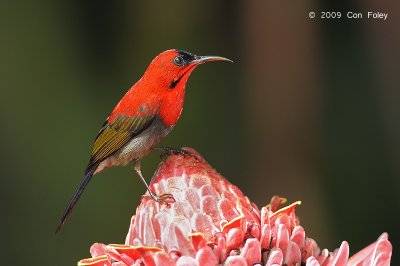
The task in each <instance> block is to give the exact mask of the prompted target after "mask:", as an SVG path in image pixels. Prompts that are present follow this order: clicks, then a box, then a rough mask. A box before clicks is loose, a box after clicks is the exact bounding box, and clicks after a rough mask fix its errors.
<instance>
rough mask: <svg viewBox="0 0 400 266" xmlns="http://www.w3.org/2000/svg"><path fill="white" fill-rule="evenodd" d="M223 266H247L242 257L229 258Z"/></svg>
mask: <svg viewBox="0 0 400 266" xmlns="http://www.w3.org/2000/svg"><path fill="white" fill-rule="evenodd" d="M224 266H247V262H246V260H245V259H244V258H243V257H242V256H238V255H236V256H229V257H228V258H227V259H226V261H225V264H224Z"/></svg>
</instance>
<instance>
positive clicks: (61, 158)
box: [0, 0, 400, 265]
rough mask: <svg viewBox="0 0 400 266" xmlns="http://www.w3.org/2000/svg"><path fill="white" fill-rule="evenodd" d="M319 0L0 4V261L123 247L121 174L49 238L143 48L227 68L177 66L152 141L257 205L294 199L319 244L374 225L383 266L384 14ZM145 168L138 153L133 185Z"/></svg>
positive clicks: (392, 229) (132, 187) (388, 89)
mask: <svg viewBox="0 0 400 266" xmlns="http://www.w3.org/2000/svg"><path fill="white" fill-rule="evenodd" d="M329 2H332V1H311V0H304V1H266V0H260V1H212V0H207V1H197V2H194V1H183V0H180V1H141V2H139V1H136V2H133V1H78V0H75V1H64V2H62V1H50V0H38V1H24V2H22V1H2V3H1V8H0V17H1V18H0V22H1V26H0V27H1V63H0V71H1V96H0V103H1V105H0V108H1V109H0V116H1V117H0V118H1V120H2V130H1V131H0V145H1V155H2V159H1V160H0V165H1V190H2V192H1V202H2V204H1V213H2V215H1V219H0V221H1V243H2V244H1V245H2V246H1V253H2V255H1V257H2V259H3V261H4V260H6V261H7V264H9V265H25V264H30V265H39V264H40V265H74V264H76V262H77V261H78V260H79V259H81V258H85V257H89V256H90V254H89V248H90V246H91V244H92V243H94V242H103V243H122V242H124V239H125V234H126V232H127V228H128V225H129V219H130V217H131V215H132V214H133V213H134V211H135V208H136V206H137V204H138V202H139V198H140V195H141V194H143V193H144V191H145V188H144V186H143V185H142V183H141V182H140V180H139V178H137V177H136V176H135V175H134V173H133V171H132V169H131V167H125V168H121V167H120V168H113V169H110V170H108V171H105V172H103V173H101V174H100V175H97V176H96V177H95V178H94V179H93V181H92V182H91V184H90V185H89V187H88V189H87V190H86V192H85V194H84V196H83V197H82V199H81V201H80V202H79V204H78V206H77V208H76V209H75V210H74V212H73V214H72V216H71V219H70V220H69V222H68V223H67V224H66V226H65V227H64V228H63V230H62V232H61V233H60V234H59V235H55V234H54V230H55V228H56V225H57V223H58V222H59V218H60V216H61V214H62V213H63V211H64V208H65V206H66V204H67V202H68V200H69V199H70V197H71V196H72V193H73V192H74V190H75V188H76V186H77V185H78V183H79V182H80V179H81V177H82V173H83V170H84V168H85V166H86V163H87V162H88V160H89V152H90V148H91V144H92V141H93V139H94V137H95V136H96V133H97V131H98V129H99V128H100V126H101V125H102V123H103V121H104V119H105V118H106V117H107V115H108V114H109V112H110V111H111V110H112V108H113V107H114V105H115V104H116V103H117V102H118V100H119V99H120V97H121V96H122V95H123V94H124V93H125V91H126V90H127V89H128V88H129V87H130V86H131V85H132V84H133V83H134V82H135V81H136V80H138V79H139V78H140V76H141V75H142V73H143V72H144V70H145V68H146V67H147V65H148V63H149V62H150V61H151V60H152V59H153V57H154V56H155V55H156V54H158V53H159V52H161V51H163V50H166V49H170V48H181V49H184V50H188V51H191V52H194V53H197V54H201V55H214V54H215V55H221V56H225V57H228V58H231V59H232V60H234V61H235V63H234V64H226V63H212V64H207V65H204V66H201V67H199V68H198V69H197V70H196V71H195V72H194V73H193V75H192V77H191V78H190V81H189V83H188V86H187V96H186V102H185V108H184V112H183V115H182V117H181V120H180V121H179V123H178V125H177V126H176V127H175V129H174V131H173V132H172V134H170V136H168V138H166V139H165V140H164V141H163V142H162V145H164V146H190V147H194V148H195V149H197V150H198V151H199V152H200V153H202V155H203V156H204V157H205V158H206V159H207V160H208V161H209V162H210V163H211V164H212V165H213V166H215V167H216V168H217V169H218V171H220V172H221V173H222V174H223V175H225V176H226V177H227V178H229V180H231V181H232V182H233V183H235V184H237V185H238V186H239V187H240V188H241V189H242V190H243V191H244V192H245V193H246V194H247V195H248V196H249V197H250V198H251V199H252V200H253V201H255V202H256V203H257V204H258V205H259V206H262V205H263V204H266V203H267V202H268V200H269V198H270V197H271V196H272V195H274V194H279V195H281V196H285V197H287V198H288V199H289V201H295V200H302V201H303V205H302V206H301V207H300V208H299V209H298V215H299V216H300V217H301V222H302V225H303V226H304V227H305V229H306V232H307V233H308V235H309V236H311V237H312V238H314V239H315V240H316V241H317V242H318V244H319V246H320V247H327V248H329V249H330V250H333V249H334V248H336V247H338V246H339V245H340V242H341V241H342V240H347V241H349V243H350V248H351V253H354V252H356V251H358V250H359V249H361V248H362V247H364V246H366V245H367V244H369V243H370V242H373V241H374V240H375V239H376V238H377V237H378V236H379V235H380V234H381V233H382V232H384V231H387V232H388V233H389V236H390V239H391V241H392V243H393V244H394V255H393V265H398V264H399V263H400V260H399V259H400V258H399V254H398V246H399V244H400V242H399V238H400V229H399V225H400V218H399V217H400V215H399V211H400V199H399V192H400V160H399V158H400V138H399V136H400V123H399V121H400V117H399V114H400V112H399V111H400V108H399V101H400V92H399V84H400V75H399V74H400V73H399V69H400V52H399V47H400V33H399V28H400V23H399V22H400V21H399V18H400V11H399V10H400V6H399V4H398V2H397V1H395V0H393V1H374V0H366V1H335V3H329ZM312 10H313V11H315V12H317V18H315V19H309V17H308V13H309V12H310V11H312ZM323 10H325V11H341V12H342V16H345V15H346V12H347V11H354V12H364V13H365V12H367V11H381V12H385V13H386V12H388V13H389V17H388V19H387V20H386V21H379V20H368V19H367V18H365V17H364V18H363V19H362V20H350V19H346V18H342V19H336V20H335V19H330V20H322V19H320V18H318V16H319V13H318V12H319V11H323ZM364 15H365V14H364ZM158 163H159V158H158V155H157V154H151V155H150V156H148V157H146V158H145V159H144V161H143V167H144V168H143V171H144V174H145V175H146V176H147V178H148V179H150V177H151V175H152V173H153V172H154V170H155V168H156V166H157V164H158Z"/></svg>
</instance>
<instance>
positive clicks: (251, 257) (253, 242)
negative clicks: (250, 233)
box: [240, 238, 261, 265]
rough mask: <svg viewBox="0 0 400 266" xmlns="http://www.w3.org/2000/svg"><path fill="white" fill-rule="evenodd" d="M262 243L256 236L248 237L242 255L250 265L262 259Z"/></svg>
mask: <svg viewBox="0 0 400 266" xmlns="http://www.w3.org/2000/svg"><path fill="white" fill-rule="evenodd" d="M260 251H261V244H260V241H258V240H257V239H256V238H249V239H247V241H246V243H245V245H244V248H243V250H242V252H241V254H240V255H242V256H243V257H244V258H245V259H246V262H247V264H248V265H253V264H256V263H259V262H260V261H261V252H260Z"/></svg>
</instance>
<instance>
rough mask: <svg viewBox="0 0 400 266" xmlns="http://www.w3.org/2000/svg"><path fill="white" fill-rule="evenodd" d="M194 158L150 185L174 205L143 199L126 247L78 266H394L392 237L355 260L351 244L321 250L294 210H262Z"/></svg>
mask: <svg viewBox="0 0 400 266" xmlns="http://www.w3.org/2000/svg"><path fill="white" fill-rule="evenodd" d="M187 150H188V151H190V152H191V153H193V154H194V155H195V156H193V157H192V156H183V155H171V156H169V157H168V158H167V159H166V160H165V161H164V162H162V163H161V164H160V166H159V168H158V170H157V172H156V173H155V175H154V177H153V178H152V181H151V188H152V189H153V191H155V192H156V193H157V194H164V193H170V194H173V196H174V198H175V200H176V202H175V203H173V204H170V205H168V206H167V205H160V204H159V203H157V202H155V201H153V200H149V199H146V198H143V199H142V201H141V203H140V205H139V206H138V208H137V210H136V214H135V215H134V216H133V217H132V219H131V223H130V227H129V231H128V234H127V237H126V240H125V244H123V245H121V244H109V245H104V244H98V243H95V244H93V245H92V247H91V249H90V253H91V255H92V258H90V259H84V260H81V261H80V262H79V263H78V265H113V266H116V265H238V266H240V265H270V266H272V265H310V266H317V265H389V264H390V257H391V252H392V247H391V244H390V242H389V241H388V236H387V234H386V233H384V234H382V235H381V236H380V237H379V238H378V240H377V241H375V242H374V243H372V244H371V245H369V246H368V247H366V248H365V249H363V250H361V251H360V252H358V253H357V254H355V255H354V256H352V257H351V258H350V259H349V245H348V243H347V242H346V241H344V242H342V244H341V245H340V247H339V248H338V249H336V250H335V251H333V252H329V251H328V250H326V249H323V250H322V251H321V249H320V248H319V247H318V245H317V243H316V242H315V241H314V240H313V239H311V238H309V237H307V236H306V234H305V230H304V228H303V227H302V226H301V225H300V224H299V219H298V217H297V216H296V215H295V209H296V207H297V206H299V205H300V204H301V202H300V201H298V202H294V203H292V204H290V205H288V206H286V207H283V208H282V207H281V205H282V204H284V203H285V202H286V199H284V198H280V197H278V196H274V197H272V199H271V201H270V203H269V204H268V205H267V206H265V207H263V208H261V210H259V209H258V208H257V206H256V205H255V204H254V203H252V202H251V201H250V200H249V199H248V198H247V197H246V196H245V195H243V193H242V192H241V191H240V190H239V189H238V188H237V187H236V186H235V185H233V184H231V183H230V182H229V181H227V180H226V179H225V178H224V177H222V176H221V175H220V174H219V173H217V172H216V171H215V169H213V168H212V167H211V166H210V165H209V164H208V163H207V162H206V161H205V160H204V159H203V158H202V157H201V156H200V155H199V154H198V153H197V152H196V151H194V150H192V149H187Z"/></svg>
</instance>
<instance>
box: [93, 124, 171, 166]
mask: <svg viewBox="0 0 400 266" xmlns="http://www.w3.org/2000/svg"><path fill="white" fill-rule="evenodd" d="M171 129H172V128H171V127H167V126H166V125H164V123H163V122H162V121H161V120H160V119H159V118H158V117H157V118H155V120H154V121H153V123H152V124H151V125H150V126H149V127H148V128H147V129H145V130H144V131H142V132H141V133H140V134H139V135H137V136H135V137H134V138H132V139H131V140H130V141H129V142H128V143H127V144H125V146H123V147H122V148H121V149H119V150H118V151H117V152H116V153H114V154H113V155H111V156H110V157H108V158H107V159H105V160H104V161H103V162H101V163H100V165H99V166H98V167H97V169H96V172H95V173H98V172H100V171H102V170H104V169H106V168H109V167H111V166H115V165H127V164H128V163H130V162H132V161H135V160H138V159H140V158H142V157H143V156H145V155H146V154H147V153H149V152H150V150H151V149H152V148H153V147H154V146H155V145H157V144H158V143H159V142H160V141H161V139H162V138H164V137H165V136H166V135H168V133H169V132H170V131H171Z"/></svg>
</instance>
